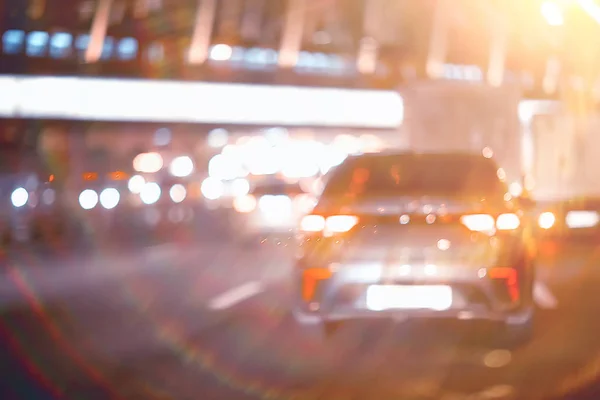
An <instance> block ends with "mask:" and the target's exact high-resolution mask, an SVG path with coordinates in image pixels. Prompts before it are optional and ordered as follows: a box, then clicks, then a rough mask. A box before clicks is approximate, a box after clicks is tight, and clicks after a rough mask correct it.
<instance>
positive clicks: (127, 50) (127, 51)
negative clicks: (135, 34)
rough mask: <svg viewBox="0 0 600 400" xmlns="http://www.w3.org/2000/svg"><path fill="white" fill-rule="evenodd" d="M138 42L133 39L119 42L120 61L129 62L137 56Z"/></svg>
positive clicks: (118, 54)
mask: <svg viewBox="0 0 600 400" xmlns="http://www.w3.org/2000/svg"><path fill="white" fill-rule="evenodd" d="M137 52H138V41H137V40H136V39H134V38H132V37H128V38H124V39H121V40H120V41H119V46H118V47H117V56H118V57H119V59H120V60H123V61H129V60H133V59H134V58H135V57H136V56H137Z"/></svg>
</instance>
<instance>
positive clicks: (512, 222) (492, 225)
mask: <svg viewBox="0 0 600 400" xmlns="http://www.w3.org/2000/svg"><path fill="white" fill-rule="evenodd" d="M460 221H461V222H462V224H463V225H464V226H466V227H467V228H469V230H472V231H475V232H491V231H494V230H495V229H499V230H513V229H517V228H518V227H519V226H520V225H521V220H520V219H519V217H518V216H517V214H512V213H506V214H500V215H499V216H498V218H497V219H496V220H494V217H492V216H491V215H488V214H472V215H464V216H463V217H461V219H460Z"/></svg>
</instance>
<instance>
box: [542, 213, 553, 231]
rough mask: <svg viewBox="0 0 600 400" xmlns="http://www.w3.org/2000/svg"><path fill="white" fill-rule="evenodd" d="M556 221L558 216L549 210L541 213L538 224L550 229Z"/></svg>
mask: <svg viewBox="0 0 600 400" xmlns="http://www.w3.org/2000/svg"><path fill="white" fill-rule="evenodd" d="M555 223H556V216H554V214H553V213H551V212H549V211H547V212H543V213H541V214H540V216H539V217H538V225H539V226H540V228H542V229H550V228H552V227H553V226H554V224H555Z"/></svg>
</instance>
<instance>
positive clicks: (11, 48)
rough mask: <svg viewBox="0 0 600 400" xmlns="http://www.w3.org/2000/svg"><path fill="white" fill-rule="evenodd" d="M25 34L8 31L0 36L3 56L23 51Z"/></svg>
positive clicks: (17, 31)
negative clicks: (0, 37)
mask: <svg viewBox="0 0 600 400" xmlns="http://www.w3.org/2000/svg"><path fill="white" fill-rule="evenodd" d="M24 42H25V32H23V31H19V30H14V29H13V30H9V31H6V32H4V34H3V35H2V49H3V51H4V54H18V53H20V52H21V51H22V50H23V43H24Z"/></svg>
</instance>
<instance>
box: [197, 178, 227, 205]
mask: <svg viewBox="0 0 600 400" xmlns="http://www.w3.org/2000/svg"><path fill="white" fill-rule="evenodd" d="M200 190H201V191H202V195H204V197H206V198H207V199H208V200H216V199H218V198H219V197H221V196H223V192H224V190H225V189H224V187H223V182H221V181H220V180H218V179H215V178H206V179H205V180H204V181H203V182H202V186H201V187H200Z"/></svg>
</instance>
